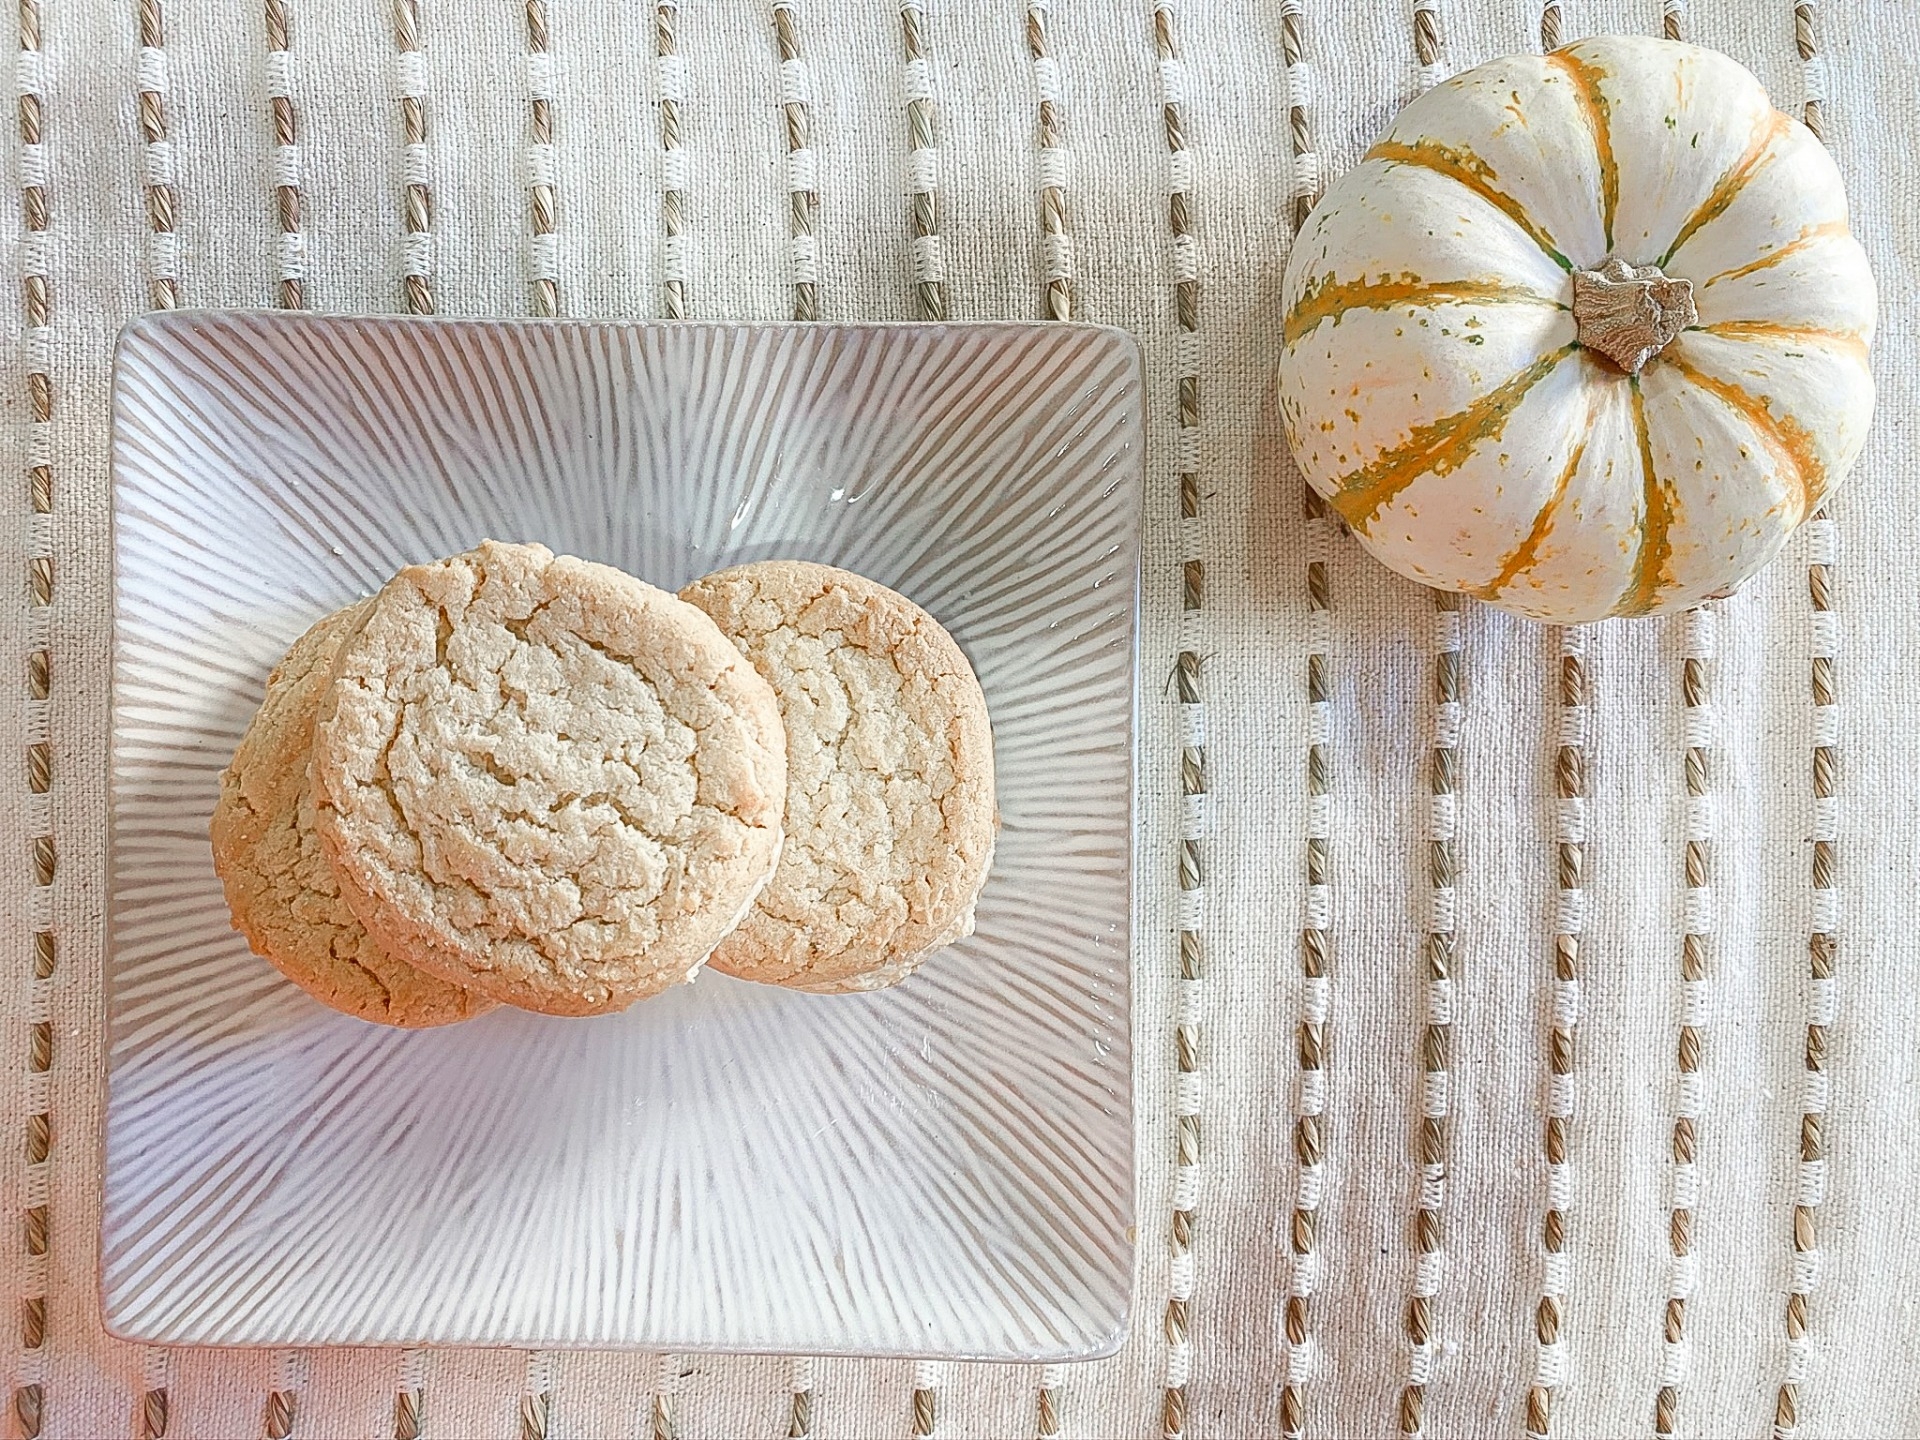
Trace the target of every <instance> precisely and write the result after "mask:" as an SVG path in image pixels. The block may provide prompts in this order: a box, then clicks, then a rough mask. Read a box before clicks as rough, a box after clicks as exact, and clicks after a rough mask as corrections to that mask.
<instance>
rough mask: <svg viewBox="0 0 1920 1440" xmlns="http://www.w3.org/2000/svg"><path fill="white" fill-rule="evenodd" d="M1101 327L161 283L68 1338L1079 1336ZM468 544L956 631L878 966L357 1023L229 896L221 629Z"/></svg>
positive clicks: (1103, 1010)
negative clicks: (618, 315) (562, 306)
mask: <svg viewBox="0 0 1920 1440" xmlns="http://www.w3.org/2000/svg"><path fill="white" fill-rule="evenodd" d="M1141 411H1142V406H1141V395H1140V373H1139V362H1138V358H1137V352H1136V350H1135V348H1134V346H1133V344H1132V342H1131V341H1130V340H1128V339H1126V338H1125V337H1124V336H1122V335H1120V334H1118V333H1117V332H1112V331H1106V330H1099V329H1091V328H1080V327H1064V326H1046V327H1044V328H1043V327H1040V326H1028V325H992V326H958V325H955V326H899V327H889V326H850V327H837V326H826V327H822V326H778V325H775V326H749V325H640V324H632V325H597V324H572V323H552V324H546V323H499V322H473V323H468V322H451V321H449V322H435V321H403V320H379V319H345V318H309V317H297V318H296V317H275V316H268V315H249V314H221V313H214V312H207V313H203V314H194V313H190V312H189V313H182V314H178V315H174V316H169V317H165V318H159V319H153V320H147V321H142V322H140V323H138V324H137V325H136V326H135V327H133V328H132V329H131V330H130V331H129V332H128V334H127V335H126V336H125V337H124V339H123V341H122V345H121V349H120V352H119V357H118V363H117V368H116V372H115V391H114V442H113V455H114V503H115V524H116V539H115V544H116V554H115V574H116V580H117V586H118V590H117V596H116V622H117V629H116V639H115V646H116V649H115V662H114V664H115V668H114V677H115V680H114V683H115V693H114V716H113V753H112V806H113V840H112V853H111V876H110V906H111V915H110V924H111V954H110V958H109V962H108V970H109V994H108V1013H109V1029H110V1035H109V1041H110V1062H109V1063H110V1082H109V1083H110V1093H109V1100H108V1116H107V1157H106V1196H105V1220H104V1227H103V1228H104V1236H103V1277H102V1287H103V1292H104V1298H105V1304H106V1311H107V1316H108V1322H109V1325H110V1327H111V1328H112V1329H114V1330H115V1331H117V1332H119V1333H121V1334H123V1335H127V1336H131V1337H137V1338H142V1339H148V1340H153V1341H159V1342H164V1343H182V1344H203V1343H205V1344H249V1345H265V1344H272V1345H295V1346H307V1345H320V1344H328V1343H344V1344H374V1343H402V1342H423V1343H424V1342H437V1343H463V1344H464V1343H473V1344H503V1345H504V1344H514V1345H594V1346H605V1345H639V1346H648V1347H659V1348H664V1349H671V1350H691V1349H702V1348H713V1349H739V1350H801V1351H807V1352H812V1353H911V1354H927V1355H951V1356H982V1357H986V1356H999V1357H1013V1358H1025V1359H1035V1360H1039V1359H1052V1358H1067V1357H1072V1356H1081V1355H1088V1354H1092V1353H1098V1352H1101V1351H1103V1350H1107V1349H1110V1348H1111V1347H1112V1346H1113V1345H1115V1344H1117V1343H1118V1341H1119V1338H1120V1335H1121V1332H1122V1329H1123V1326H1124V1321H1125V1313H1126V1308H1127V1302H1128V1296H1129V1292H1130V1289H1131V1280H1132V1270H1133V1246H1132V1242H1131V1239H1130V1237H1129V1228H1130V1226H1131V1224H1132V1218H1133V1215H1132V1206H1133V1152H1132V1119H1131V1101H1130V1060H1129V1047H1128V1034H1127V1017H1128V989H1127V985H1128V969H1127V963H1128V902H1129V870H1130V845H1131V827H1130V823H1129V811H1130V799H1131V756H1132V735H1133V727H1132V709H1133V659H1134V610H1135V598H1136V597H1135V588H1136V586H1135V581H1136V569H1137V554H1136V545H1137V529H1138V506H1139V492H1140V477H1141V466H1142V462H1141V445H1142V433H1141V426H1142V421H1141ZM488 536H492V537H495V538H499V539H503V540H529V541H530V540H538V541H541V542H544V543H546V544H548V545H550V546H552V547H553V548H554V549H556V550H560V551H567V552H572V553H575V554H579V555H584V556H587V557H589V558H591V559H596V560H603V561H607V562H609V563H612V564H615V565H618V566H621V567H623V568H625V569H627V570H630V571H632V572H634V573H635V574H638V575H640V576H642V577H643V578H645V579H648V580H651V581H653V582H654V583H656V584H660V585H664V586H667V587H678V586H679V585H681V584H683V583H684V582H685V581H686V580H688V579H690V578H692V577H693V576H695V575H698V574H701V573H704V572H705V571H708V570H711V569H714V568H717V567H719V566H722V565H726V564H731V563H734V562H737V561H743V560H753V559H763V558H770V557H775V556H789V557H797V558H804V559H811V560H820V561H826V562H830V563H833V564H839V565H845V566H848V567H850V568H853V569H856V570H859V571H861V572H863V573H865V574H867V575H870V576H873V577H874V578H875V579H878V580H881V581H883V582H884V583H886V584H888V585H892V586H894V587H896V588H898V589H900V590H902V591H904V592H905V593H906V594H908V595H909V596H911V597H912V598H914V599H915V600H917V601H918V602H920V603H921V604H922V605H924V606H926V607H927V608H928V609H929V610H931V611H932V612H933V614H934V615H935V616H937V617H938V618H939V619H940V620H941V621H942V622H943V623H944V624H945V625H947V626H948V628H950V629H951V630H952V631H953V633H954V634H955V636H956V637H957V638H958V640H959V641H960V643H961V645H962V646H963V647H964V648H965V650H966V651H967V654H968V655H969V656H970V658H971V659H972V661H973V663H974V665H975V667H976V668H977V670H978V672H979V675H980V678H981V681H982V683H983V685H984V687H985V690H986V694H987V700H988V704H989V708H990V710H991V714H992V718H993V724H994V733H995V758H996V763H997V766H998V774H999V803H1000V812H1001V819H1002V824H1003V829H1002V831H1001V835H1000V841H999V847H998V851H997V854H996V857H995V862H994V868H993V873H992V876H991V878H990V880H989V882H988V884H987V888H986V891H985V894H984V895H983V897H982V899H981V904H980V909H979V930H978V933H977V934H976V935H975V936H974V937H973V938H971V939H969V940H967V941H964V942H962V943H961V944H959V945H956V946H954V947H953V948H951V949H950V950H948V951H945V952H943V953H942V954H941V955H940V956H938V957H936V958H935V959H934V960H933V961H932V962H931V963H929V964H928V966H927V967H926V968H925V970H924V971H922V972H921V974H920V975H919V976H917V977H916V978H915V979H913V980H912V981H911V982H909V983H908V984H906V985H904V986H902V987H900V988H898V989H896V990H892V991H888V992H883V993H880V994H877V995H871V996H860V997H813V996H806V995H799V994H793V993H789V992H785V991H782V990H778V989H774V988H770V987H764V986H755V985H749V984H745V983H742V982H738V981H733V980H729V979H727V978H726V977H724V976H719V975H714V974H706V975H703V976H702V977H701V978H700V980H699V981H698V983H697V984H695V985H693V986H691V987H685V988H683V989H681V990H679V991H677V992H675V993H673V994H670V995H667V996H665V997H662V998H660V999H657V1000H653V1001H649V1002H646V1003H643V1004H641V1005H638V1006H636V1007H634V1008H633V1009H632V1010H631V1011H629V1012H628V1013H626V1014H624V1015H619V1016H610V1017H606V1018H602V1019H596V1020H556V1019H550V1018H544V1017H539V1016H534V1015H528V1014H522V1013H518V1012H513V1011H501V1012H496V1013H494V1014H492V1015H489V1016H487V1017H484V1018H482V1019H480V1020H478V1021H474V1022H471V1023H468V1024H465V1025H461V1026H456V1027H453V1028H450V1029H446V1030H440V1031H430V1032H422V1033H400V1032H395V1031H390V1030H386V1029H382V1028H380V1027H377V1026H373V1025H367V1024H363V1023H361V1022H359V1021H356V1020H351V1019H347V1018H345V1017H342V1016H338V1015H334V1014H332V1013H331V1012H329V1011H327V1010H325V1009H323V1008H322V1007H321V1006H319V1005H318V1004H317V1003H315V1002H314V1001H312V1000H310V999H308V998H307V997H306V996H304V995H303V994H301V993H300V992H299V991H298V990H296V989H295V988H294V987H293V986H291V985H290V984H288V983H287V982H286V981H284V980H282V979H281V978H280V977H279V976H278V975H277V973H276V972H275V971H274V970H273V969H272V968H271V967H270V966H269V965H268V964H267V962H266V961H265V960H262V959H260V958H258V957H257V956H254V955H253V954H251V953H250V952H249V951H248V949H247V947H246V945H245V943H244V942H243V941H241V940H240V939H239V938H238V937H237V936H236V935H235V934H234V933H233V932H232V931H231V929H230V928H229V925H228V917H227V910H226V906H225V904H224V902H223V900H222V898H221V893H220V886H219V883H218V881H217V880H216V878H215V876H214V873H213V868H212V863H211V857H210V854H209V850H208V844H207V838H206V827H207V819H208V816H209V814H210V812H211V809H212V805H213V799H214V795H215V793H216V777H217V775H218V773H219V771H220V769H221V767H222V766H223V765H224V764H225V763H226V761H227V759H228V757H229V755H230V754H231V752H232V750H233V747H234V744H235V742H236V741H237V740H238V739H239V737H240V734H241V732H242V730H243V728H244V727H245V725H246V723H247V720H248V718H249V716H250V715H251V713H252V711H253V707H254V706H255V705H256V704H257V703H258V700H259V697H260V694H261V690H262V685H263V683H264V681H265V678H266V674H267V672H268V670H269V669H270V668H271V667H272V665H273V663H274V662H275V660H276V659H277V658H278V657H279V656H280V654H281V653H282V651H283V650H284V649H285V647H286V646H287V645H288V643H289V642H291V641H292V639H293V638H294V637H295V636H296V635H297V634H299V633H300V631H301V630H302V629H303V628H305V627H306V626H307V625H308V624H310V623H311V622H312V621H313V620H315V619H316V618H318V617H319V616H320V615H321V614H323V613H325V612H327V611H329V610H332V609H334V608H336V607H338V606H341V605H343V604H345V603H347V602H348V601H350V600H352V599H354V598H355V597H357V596H360V595H364V594H368V593H371V592H372V591H373V590H374V589H376V588H377V587H378V586H379V585H380V584H381V583H382V582H383V581H384V580H385V579H386V578H387V576H388V575H390V574H391V573H392V572H393V571H394V570H396V569H397V568H399V567H400V566H402V565H404V564H407V563H408V562H410V561H416V560H423V559H427V558H429V557H432V556H437V555H443V554H448V553H452V552H455V551H459V550H461V549H464V548H466V547H468V546H470V545H472V544H474V543H475V542H476V541H478V540H480V539H482V538H484V537H488Z"/></svg>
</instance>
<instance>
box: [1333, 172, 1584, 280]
mask: <svg viewBox="0 0 1920 1440" xmlns="http://www.w3.org/2000/svg"><path fill="white" fill-rule="evenodd" d="M1366 158H1367V159H1368V160H1385V161H1388V162H1390V163H1392V164H1396V165H1418V166H1420V167H1421V168H1422V169H1424V170H1431V171H1433V172H1434V174H1436V175H1444V176H1446V177H1447V178H1448V179H1449V180H1452V181H1455V182H1456V183H1458V184H1460V185H1463V186H1465V187H1466V188H1467V189H1469V190H1471V191H1472V192H1473V193H1474V194H1476V195H1478V196H1479V197H1480V198H1481V199H1482V200H1484V201H1486V202H1487V203H1488V204H1489V205H1491V206H1493V208H1494V209H1496V210H1498V211H1499V212H1500V213H1501V214H1502V215H1504V216H1506V217H1507V218H1508V219H1509V220H1511V221H1513V223H1514V224H1515V225H1518V226H1519V227H1520V228H1521V229H1522V230H1523V231H1525V232H1526V234H1527V238H1528V239H1530V240H1532V241H1533V243H1534V244H1536V245H1538V246H1539V247H1540V248H1541V249H1542V250H1544V251H1545V252H1546V253H1547V256H1548V258H1550V259H1551V260H1552V261H1553V263H1554V264H1556V265H1558V266H1559V267H1560V268H1561V269H1562V270H1572V269H1573V262H1572V261H1571V260H1569V259H1567V257H1566V256H1565V255H1563V254H1561V253H1560V246H1559V244H1558V243H1557V242H1556V241H1555V240H1554V238H1553V236H1551V235H1549V234H1548V233H1547V231H1546V228H1545V227H1544V226H1543V225H1541V224H1540V222H1539V221H1537V220H1535V219H1534V218H1533V216H1532V215H1530V214H1528V213H1527V207H1526V206H1524V205H1522V204H1521V203H1520V202H1519V201H1518V200H1516V199H1514V198H1513V197H1512V196H1511V195H1509V194H1507V193H1506V192H1505V191H1504V190H1502V189H1500V188H1499V186H1498V185H1497V184H1496V183H1495V182H1497V181H1498V180H1499V178H1500V177H1499V176H1498V175H1497V174H1495V173H1494V169H1493V167H1492V166H1491V165H1489V164H1487V162H1486V161H1484V160H1482V159H1481V158H1480V157H1479V156H1478V155H1476V154H1474V153H1473V152H1472V151H1471V150H1468V149H1465V148H1464V147H1456V146H1452V145H1442V144H1441V143H1440V142H1439V141H1437V140H1416V141H1414V142H1413V143H1412V144H1408V143H1407V142H1406V141H1404V140H1382V141H1381V142H1380V143H1379V144H1378V145H1376V146H1374V147H1373V148H1372V149H1371V150H1369V151H1367V154H1366Z"/></svg>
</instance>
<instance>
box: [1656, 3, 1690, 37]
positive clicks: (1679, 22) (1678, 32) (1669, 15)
mask: <svg viewBox="0 0 1920 1440" xmlns="http://www.w3.org/2000/svg"><path fill="white" fill-rule="evenodd" d="M1686 23H1687V0H1660V30H1661V33H1662V34H1664V35H1665V36H1666V37H1667V39H1669V40H1684V39H1686V35H1685V34H1684V33H1683V32H1684V30H1685V29H1686Z"/></svg>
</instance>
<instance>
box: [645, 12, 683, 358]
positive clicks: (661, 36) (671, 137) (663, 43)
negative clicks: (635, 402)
mask: <svg viewBox="0 0 1920 1440" xmlns="http://www.w3.org/2000/svg"><path fill="white" fill-rule="evenodd" d="M679 12H680V0H659V3H657V4H656V5H655V6H654V7H653V46H654V64H655V67H656V73H657V74H658V76H659V83H660V152H661V153H660V225H661V229H662V231H663V232H664V233H665V235H666V247H665V252H664V257H663V260H662V263H661V277H662V278H661V281H660V308H661V311H662V313H663V314H665V315H666V317H667V319H669V320H684V319H686V318H687V259H686V239H685V236H684V232H685V227H686V209H687V179H688V167H687V154H686V151H684V150H682V149H681V148H680V107H681V106H682V105H684V104H685V103H686V99H687V67H686V62H685V61H684V60H682V59H681V58H680V54H679V51H678V49H677V48H676V45H677V40H676V37H675V34H674V21H675V20H676V19H677V18H678V16H679Z"/></svg>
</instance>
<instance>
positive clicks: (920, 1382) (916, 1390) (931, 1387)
mask: <svg viewBox="0 0 1920 1440" xmlns="http://www.w3.org/2000/svg"><path fill="white" fill-rule="evenodd" d="M942 1378H943V1377H942V1375H941V1372H940V1367H939V1366H938V1365H936V1364H935V1363H934V1362H933V1361H931V1360H921V1361H918V1362H917V1363H916V1364H915V1365H914V1367H913V1427H912V1429H911V1430H910V1431H909V1432H908V1433H910V1434H911V1435H912V1436H913V1437H914V1440H927V1437H928V1436H932V1435H936V1434H938V1433H939V1430H938V1422H939V1419H940V1408H939V1405H938V1403H937V1402H938V1399H939V1392H940V1381H941V1379H942Z"/></svg>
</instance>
